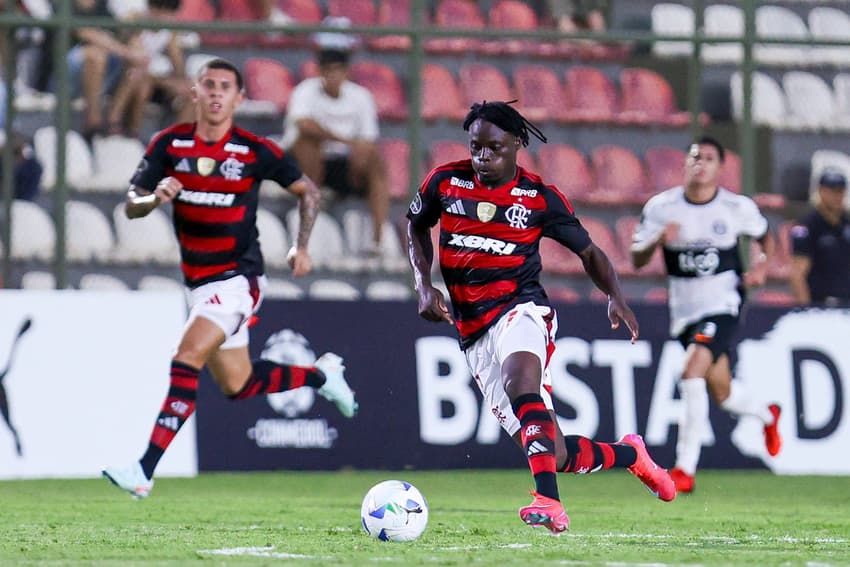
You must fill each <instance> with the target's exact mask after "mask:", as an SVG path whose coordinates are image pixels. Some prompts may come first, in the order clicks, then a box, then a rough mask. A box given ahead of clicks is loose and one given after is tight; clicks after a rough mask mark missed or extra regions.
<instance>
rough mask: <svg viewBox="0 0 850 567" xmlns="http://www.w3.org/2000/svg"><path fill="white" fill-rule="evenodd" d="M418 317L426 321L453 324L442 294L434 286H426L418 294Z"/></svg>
mask: <svg viewBox="0 0 850 567" xmlns="http://www.w3.org/2000/svg"><path fill="white" fill-rule="evenodd" d="M419 316H420V317H422V318H423V319H427V320H428V321H435V322H438V323H439V322H440V321H445V322H446V323H452V324H454V320H453V319H452V316H451V314H450V313H449V308H448V307H447V306H446V299H445V298H444V297H443V292H441V291H440V290H439V289H437V288H435V287H434V286H428V287H427V288H424V289H422V290H421V291H420V292H419Z"/></svg>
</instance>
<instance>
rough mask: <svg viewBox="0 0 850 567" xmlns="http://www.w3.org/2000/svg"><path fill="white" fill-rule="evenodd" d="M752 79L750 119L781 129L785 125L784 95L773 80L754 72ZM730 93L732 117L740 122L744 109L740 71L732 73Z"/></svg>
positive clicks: (756, 122)
mask: <svg viewBox="0 0 850 567" xmlns="http://www.w3.org/2000/svg"><path fill="white" fill-rule="evenodd" d="M752 78H753V82H752V84H753V96H752V101H753V107H752V117H753V122H754V123H755V124H764V125H767V126H770V127H772V128H783V127H785V125H786V120H785V119H786V116H787V110H786V106H787V105H786V102H785V93H783V92H782V87H780V86H779V83H777V82H776V81H775V80H774V79H773V78H771V77H770V76H769V75H766V74H764V73H762V72H759V71H756V72H754V73H753V75H752ZM730 86H731V91H732V115H733V116H734V118H735V120H738V121H740V120H741V116H742V114H743V108H744V87H743V78H742V76H741V72H740V71H735V72H734V73H732V78H731V80H730Z"/></svg>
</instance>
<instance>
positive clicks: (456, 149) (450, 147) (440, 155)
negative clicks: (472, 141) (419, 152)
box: [429, 140, 469, 169]
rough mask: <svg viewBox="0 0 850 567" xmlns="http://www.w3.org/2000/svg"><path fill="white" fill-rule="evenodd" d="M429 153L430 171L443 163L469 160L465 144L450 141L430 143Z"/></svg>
mask: <svg viewBox="0 0 850 567" xmlns="http://www.w3.org/2000/svg"><path fill="white" fill-rule="evenodd" d="M429 153H430V154H431V161H430V164H431V165H430V167H431V169H433V168H435V167H437V166H438V165H443V164H444V163H449V162H452V161H459V160H463V159H469V148H468V147H466V145H465V144H461V143H460V142H454V141H451V140H438V141H436V142H432V143H431V147H430V150H429Z"/></svg>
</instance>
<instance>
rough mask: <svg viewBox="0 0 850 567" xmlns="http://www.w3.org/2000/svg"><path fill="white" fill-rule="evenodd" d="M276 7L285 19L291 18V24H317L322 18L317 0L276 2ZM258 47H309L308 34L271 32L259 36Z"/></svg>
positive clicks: (284, 0) (322, 13)
mask: <svg viewBox="0 0 850 567" xmlns="http://www.w3.org/2000/svg"><path fill="white" fill-rule="evenodd" d="M276 7H277V9H278V10H280V11H281V12H282V13H283V14H286V16H287V17H289V18H292V20H293V24H296V25H310V24H314V25H315V24H318V23H320V22H321V21H322V18H323V17H324V12H323V11H322V7H321V6H320V5H319V3H318V2H317V0H277V3H276ZM258 39H259V43H260V45H262V46H264V47H274V48H303V47H308V46H309V45H310V38H309V34H304V33H289V32H273V33H265V34H261V35H260V37H259V38H258Z"/></svg>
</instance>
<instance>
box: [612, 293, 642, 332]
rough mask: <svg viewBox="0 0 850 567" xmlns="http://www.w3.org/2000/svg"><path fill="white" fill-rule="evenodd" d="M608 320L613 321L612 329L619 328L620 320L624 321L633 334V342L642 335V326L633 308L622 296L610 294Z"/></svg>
mask: <svg viewBox="0 0 850 567" xmlns="http://www.w3.org/2000/svg"><path fill="white" fill-rule="evenodd" d="M608 320H609V321H611V328H612V329H619V328H620V321H623V322H624V323H625V324H626V328H628V329H629V332H630V333H631V334H632V344H635V342H636V341H637V339H638V336H639V335H640V326H639V325H638V322H637V317H635V314H634V312H633V311H632V308H631V307H629V306H628V305H626V302H625V301H623V300H622V299H621V298H619V297H617V298H615V297H612V296H608Z"/></svg>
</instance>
